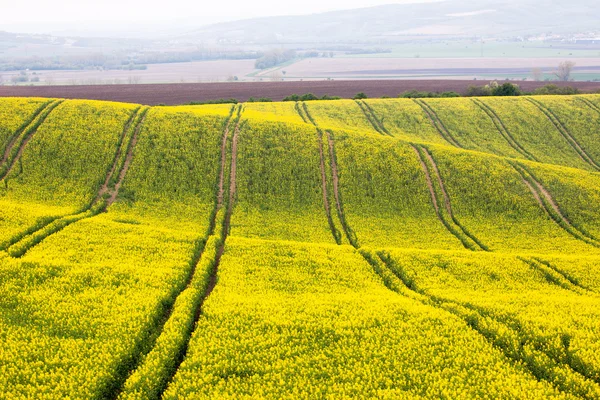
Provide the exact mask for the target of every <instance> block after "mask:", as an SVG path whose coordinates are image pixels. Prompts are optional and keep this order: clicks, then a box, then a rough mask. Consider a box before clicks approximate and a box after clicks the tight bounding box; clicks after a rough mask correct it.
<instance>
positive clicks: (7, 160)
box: [0, 100, 63, 181]
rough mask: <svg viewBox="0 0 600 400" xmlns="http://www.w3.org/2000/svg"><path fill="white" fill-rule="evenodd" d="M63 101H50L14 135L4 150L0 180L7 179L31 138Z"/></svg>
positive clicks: (0, 166) (0, 165) (0, 167)
mask: <svg viewBox="0 0 600 400" xmlns="http://www.w3.org/2000/svg"><path fill="white" fill-rule="evenodd" d="M62 102H63V100H55V101H53V102H51V103H49V104H48V105H47V106H46V107H44V109H43V110H42V111H41V112H40V113H39V114H38V115H37V116H36V117H35V118H34V119H33V120H32V121H31V123H30V124H29V125H27V127H26V128H25V129H23V131H22V132H20V134H19V135H17V136H15V137H14V140H13V141H11V145H9V146H8V147H7V148H6V150H5V151H4V156H3V158H2V163H0V181H3V180H5V179H6V177H7V176H8V174H10V172H11V171H12V169H13V167H14V166H15V164H16V163H17V161H19V160H20V159H21V156H22V155H23V152H24V151H25V148H26V147H27V144H28V143H29V141H31V139H32V138H33V136H34V134H35V133H36V132H37V130H38V129H39V127H40V126H41V125H42V124H43V123H44V121H46V119H47V118H48V115H50V113H51V112H52V111H54V109H56V107H58V106H59V105H60V104H61V103H62ZM19 140H20V143H19V147H18V150H17V152H16V154H15V155H14V156H13V157H12V158H11V154H12V153H13V152H14V149H15V146H16V145H17V142H19Z"/></svg>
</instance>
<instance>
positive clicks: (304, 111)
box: [296, 103, 343, 245]
mask: <svg viewBox="0 0 600 400" xmlns="http://www.w3.org/2000/svg"><path fill="white" fill-rule="evenodd" d="M296 106H297V108H296V111H297V112H298V114H299V115H300V117H302V119H303V120H304V121H306V122H307V123H310V124H312V125H313V126H314V127H315V129H316V131H317V140H318V145H319V169H320V172H321V187H322V192H323V207H324V209H325V214H326V215H327V221H328V223H329V229H330V230H331V234H332V236H333V239H334V240H335V242H336V244H338V245H341V244H342V235H341V233H340V231H339V230H338V229H337V227H336V226H335V222H334V220H333V215H332V213H331V204H330V203H329V190H328V185H327V169H326V163H325V151H324V147H323V146H324V143H323V142H324V141H323V136H325V133H324V132H323V130H322V129H321V128H320V127H319V125H318V124H317V122H316V121H315V120H314V119H313V117H312V115H311V114H310V112H309V111H308V106H307V105H306V103H302V107H300V106H299V103H296ZM330 157H331V154H330ZM340 223H342V222H341V221H340ZM342 229H343V228H342Z"/></svg>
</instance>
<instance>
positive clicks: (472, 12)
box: [180, 0, 600, 43]
mask: <svg viewBox="0 0 600 400" xmlns="http://www.w3.org/2000/svg"><path fill="white" fill-rule="evenodd" d="M599 16H600V12H599V10H598V7H597V2H596V1H594V0H574V1H570V2H565V3H558V2H555V1H550V0H541V1H536V0H524V1H514V0H509V1H502V0H483V1H478V2H471V1H467V0H446V1H440V2H435V3H421V4H390V5H384V6H377V7H370V8H363V9H354V10H344V11H334V12H328V13H322V14H313V15H305V16H282V17H269V18H255V19H248V20H242V21H236V22H227V23H220V24H215V25H209V26H206V27H203V28H202V29H198V30H196V31H193V32H190V33H188V34H186V35H183V36H181V37H180V38H181V39H198V40H202V41H210V40H213V41H217V42H218V41H220V42H245V43H247V42H255V43H272V42H281V43H289V42H323V41H348V40H353V41H358V42H364V41H377V40H379V41H381V40H391V41H393V40H399V39H402V38H406V37H407V36H409V37H410V36H412V37H414V36H424V35H425V36H438V35H443V36H453V37H456V36H458V37H460V36H481V35H483V36H496V37H515V36H524V35H537V34H542V33H576V32H586V31H593V30H598V17H599Z"/></svg>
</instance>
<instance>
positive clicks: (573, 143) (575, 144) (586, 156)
mask: <svg viewBox="0 0 600 400" xmlns="http://www.w3.org/2000/svg"><path fill="white" fill-rule="evenodd" d="M527 100H529V101H530V102H531V103H533V104H535V105H536V106H537V107H538V108H539V109H540V110H541V111H542V112H543V113H544V114H546V116H547V117H548V119H549V120H550V121H552V123H553V124H554V126H555V127H556V129H558V131H559V132H560V133H561V134H562V135H563V137H564V138H565V140H567V141H568V142H569V144H570V145H571V146H572V147H573V149H575V151H577V153H578V154H579V156H580V157H581V158H582V159H583V160H584V161H585V162H587V163H588V164H590V165H591V166H592V167H593V168H594V169H596V170H598V171H600V165H598V164H597V163H596V162H595V161H594V160H593V159H592V158H591V157H590V155H589V154H588V153H587V152H586V151H585V149H583V147H581V145H580V144H579V143H578V142H577V140H576V139H575V138H574V137H573V135H571V132H569V130H568V129H567V128H566V127H565V125H564V124H563V123H562V122H561V121H560V120H559V119H558V118H557V117H556V115H554V113H553V112H552V110H550V109H549V108H548V107H546V106H544V105H543V104H542V103H540V102H539V101H537V100H535V99H533V98H531V97H528V98H527Z"/></svg>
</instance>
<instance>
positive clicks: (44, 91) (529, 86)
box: [0, 80, 600, 105]
mask: <svg viewBox="0 0 600 400" xmlns="http://www.w3.org/2000/svg"><path fill="white" fill-rule="evenodd" d="M485 83H487V82H485V81H472V80H347V81H342V80H339V81H338V80H333V81H327V80H323V81H302V82H237V83H236V82H227V83H176V84H154V85H152V84H142V85H87V86H83V85H82V86H0V97H14V96H17V97H53V98H66V99H90V100H110V101H122V102H128V103H138V104H148V105H157V104H167V105H174V104H184V103H189V102H191V101H208V100H216V99H222V98H231V97H234V98H236V99H238V100H240V101H246V100H248V98H250V97H269V98H272V99H273V100H275V101H278V100H282V99H283V98H284V97H286V96H289V95H291V94H293V93H299V94H302V93H314V94H315V95H317V96H319V97H320V96H323V95H326V94H328V95H331V96H340V97H343V98H352V97H353V96H354V95H356V93H359V92H364V93H366V94H367V95H368V96H369V97H383V96H389V97H396V96H398V95H399V94H400V93H403V92H405V91H408V90H421V91H433V92H444V91H455V92H458V93H465V92H466V91H467V89H468V88H469V86H471V85H474V84H476V85H484V84H485ZM546 83H547V82H519V85H520V86H521V87H522V88H523V89H524V90H526V91H530V90H533V89H536V88H538V87H541V86H544V85H545V84H546ZM558 85H559V86H574V87H577V88H578V89H580V90H581V91H583V92H593V91H597V90H600V82H567V83H558Z"/></svg>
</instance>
